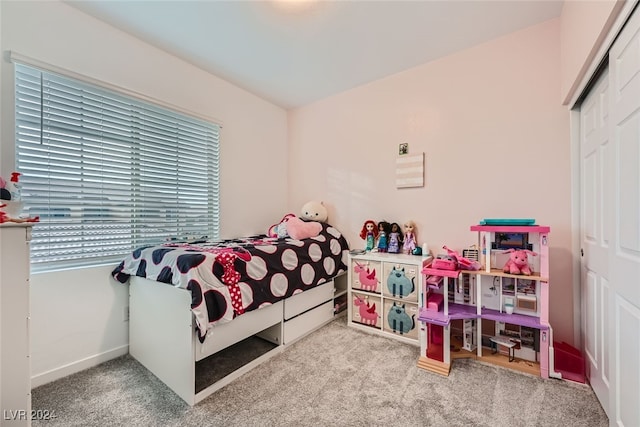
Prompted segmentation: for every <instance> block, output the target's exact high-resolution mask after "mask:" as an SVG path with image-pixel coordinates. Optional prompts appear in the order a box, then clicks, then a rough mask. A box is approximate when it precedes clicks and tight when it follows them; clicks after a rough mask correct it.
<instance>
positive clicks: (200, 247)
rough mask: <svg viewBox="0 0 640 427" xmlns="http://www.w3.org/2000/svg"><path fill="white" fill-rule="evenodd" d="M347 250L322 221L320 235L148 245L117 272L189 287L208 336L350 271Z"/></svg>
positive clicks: (200, 332) (202, 331) (201, 333)
mask: <svg viewBox="0 0 640 427" xmlns="http://www.w3.org/2000/svg"><path fill="white" fill-rule="evenodd" d="M348 251H349V247H348V243H347V241H346V239H345V238H344V236H343V235H342V233H340V231H338V230H337V229H336V228H335V227H332V226H331V225H329V224H322V231H321V232H320V234H319V235H318V236H316V237H312V238H309V239H303V240H295V239H292V238H288V237H287V238H272V237H268V236H266V235H257V236H251V237H246V238H240V239H229V240H220V241H199V242H191V243H182V242H168V243H164V244H161V245H157V246H150V247H143V248H139V249H137V250H135V251H133V252H132V253H131V254H130V255H128V256H127V257H126V258H125V259H124V260H123V261H122V262H121V263H120V265H119V266H118V267H116V268H115V269H114V270H113V272H112V275H113V277H114V278H115V279H116V280H118V281H119V282H121V283H125V282H127V280H128V279H129V277H130V276H139V277H144V278H147V279H151V280H155V281H158V282H163V283H167V284H171V285H173V286H176V287H180V288H184V289H187V290H189V291H190V292H191V300H192V304H191V310H192V311H193V313H194V316H195V319H196V324H197V327H198V335H199V339H200V341H201V342H204V339H205V337H206V333H207V331H208V330H209V329H210V328H211V327H213V326H214V325H216V324H219V323H226V322H229V321H231V320H233V319H234V318H235V317H237V316H240V315H242V314H243V313H245V312H248V311H252V310H256V309H259V308H261V307H264V306H266V305H270V304H273V303H275V302H277V301H279V300H282V299H284V298H288V297H290V296H291V295H294V294H297V293H300V292H303V291H305V290H307V289H311V288H313V287H315V286H317V285H319V284H322V283H325V282H327V281H328V280H331V279H332V278H333V277H335V276H337V275H338V274H341V273H344V272H346V271H347V255H348Z"/></svg>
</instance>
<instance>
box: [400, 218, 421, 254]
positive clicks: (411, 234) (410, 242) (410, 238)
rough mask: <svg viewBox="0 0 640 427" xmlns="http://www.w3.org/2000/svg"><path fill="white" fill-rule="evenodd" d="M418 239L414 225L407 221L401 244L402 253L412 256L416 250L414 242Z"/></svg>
mask: <svg viewBox="0 0 640 427" xmlns="http://www.w3.org/2000/svg"><path fill="white" fill-rule="evenodd" d="M417 240H418V237H417V236H416V223H415V222H413V221H411V220H409V221H407V222H405V223H404V242H403V243H402V251H403V252H404V253H405V254H412V253H413V250H414V249H415V248H416V244H417V243H416V242H417Z"/></svg>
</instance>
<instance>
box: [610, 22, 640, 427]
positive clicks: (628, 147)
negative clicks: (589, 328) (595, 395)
mask: <svg viewBox="0 0 640 427" xmlns="http://www.w3.org/2000/svg"><path fill="white" fill-rule="evenodd" d="M609 69H610V71H609V72H610V79H609V85H610V104H609V105H610V107H609V108H610V112H611V118H610V129H609V135H610V140H611V146H612V149H613V151H612V155H611V156H610V157H611V158H610V165H611V166H610V168H611V171H612V172H613V182H612V187H610V191H611V193H612V195H613V201H614V202H613V209H614V214H613V223H612V225H613V230H614V233H613V236H612V241H611V246H612V247H611V250H610V251H609V267H610V271H611V275H610V279H611V281H610V286H611V292H612V293H611V298H610V299H611V305H612V306H611V310H612V318H613V319H615V320H614V321H613V322H612V323H613V325H612V328H611V329H610V330H609V332H610V334H609V336H610V337H611V338H610V341H611V340H613V342H612V347H613V350H612V352H611V355H612V357H611V366H610V368H611V372H612V373H613V374H614V375H613V376H612V381H611V388H610V391H611V392H610V394H609V399H610V404H609V407H610V410H609V420H610V421H611V423H612V424H615V425H619V426H634V427H637V426H639V425H640V405H638V399H639V398H640V363H639V361H640V286H639V285H638V284H639V283H640V13H639V12H638V11H637V10H636V12H635V13H634V14H633V15H632V16H631V18H630V19H629V21H628V22H627V23H626V25H625V27H624V28H623V29H622V31H621V32H620V35H619V36H618V38H617V40H616V41H615V43H614V44H613V46H612V47H611V50H610V52H609Z"/></svg>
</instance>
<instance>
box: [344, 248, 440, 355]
mask: <svg viewBox="0 0 640 427" xmlns="http://www.w3.org/2000/svg"><path fill="white" fill-rule="evenodd" d="M431 260H432V257H431V256H418V255H406V254H390V253H382V252H367V253H364V254H360V255H350V256H349V275H348V310H347V312H348V324H349V326H352V327H354V328H358V329H361V330H365V331H370V332H375V333H378V334H380V335H383V336H386V337H390V338H395V339H397V340H400V341H403V342H407V343H410V344H414V345H419V340H420V335H419V334H418V330H419V321H418V314H419V307H420V304H421V300H422V289H423V286H422V280H423V276H422V274H421V273H420V272H421V270H422V268H424V267H425V266H427V265H428V264H429V263H430V262H431Z"/></svg>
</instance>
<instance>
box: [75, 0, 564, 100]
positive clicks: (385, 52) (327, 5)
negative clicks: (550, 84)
mask: <svg viewBox="0 0 640 427" xmlns="http://www.w3.org/2000/svg"><path fill="white" fill-rule="evenodd" d="M65 3H67V4H69V5H70V6H72V7H74V8H77V9H79V10H81V11H83V12H85V13H87V14H89V15H92V16H94V17H96V18H97V19H99V20H101V21H104V22H106V23H108V24H111V25H112V26H114V27H117V28H119V29H121V30H123V31H125V32H127V33H129V34H131V35H133V36H135V37H137V38H139V39H142V40H144V41H146V42H148V43H149V44H151V45H154V46H156V47H158V48H160V49H162V50H164V51H166V52H169V53H171V54H173V55H175V56H177V57H179V58H182V59H183V60H185V61H187V62H189V63H191V64H194V65H196V66H198V67H200V68H202V69H204V70H206V71H209V72H211V73H212V74H214V75H216V76H218V77H221V78H223V79H225V80H227V81H229V82H231V83H233V84H235V85H236V86H239V87H241V88H244V89H245V90H247V91H249V92H252V93H254V94H256V95H258V96H260V97H262V98H264V99H266V100H268V101H270V102H272V103H274V104H276V105H279V106H281V107H283V108H286V109H289V108H295V107H299V106H303V105H306V104H309V103H312V102H314V101H317V100H319V99H322V98H325V97H328V96H331V95H334V94H336V93H339V92H342V91H345V90H348V89H351V88H354V87H356V86H360V85H363V84H366V83H368V82H371V81H374V80H377V79H380V78H383V77H386V76H389V75H392V74H395V73H398V72H400V71H404V70H406V69H409V68H411V67H415V66H417V65H420V64H424V63H426V62H429V61H433V60H435V59H438V58H441V57H443V56H446V55H449V54H451V53H454V52H456V51H460V50H463V49H465V48H468V47H471V46H473V45H476V44H479V43H482V42H485V41H488V40H491V39H493V38H496V37H499V36H501V35H504V34H508V33H510V32H513V31H517V30H519V29H522V28H525V27H528V26H531V25H535V24H537V23H540V22H543V21H546V20H548V19H552V18H555V17H558V16H560V12H561V9H562V1H552V0H533V1H528V0H502V1H485V0H470V1H462V0H442V1H436V0H422V1H418V0H414V1H401V0H387V1H380V0H360V1H358V0H352V1H345V0H334V1H326V0H325V1H322V0H316V1H313V0H280V1H276V0H262V1H241V0H236V1H233V0H228V1H222V0H199V1H185V0H181V1H177V0H174V1H171V0H160V1H153V0H146V1H133V0H129V1H118V0H100V1H95V0H90V1H87V0H81V1H76V0H69V1H66V2H65Z"/></svg>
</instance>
